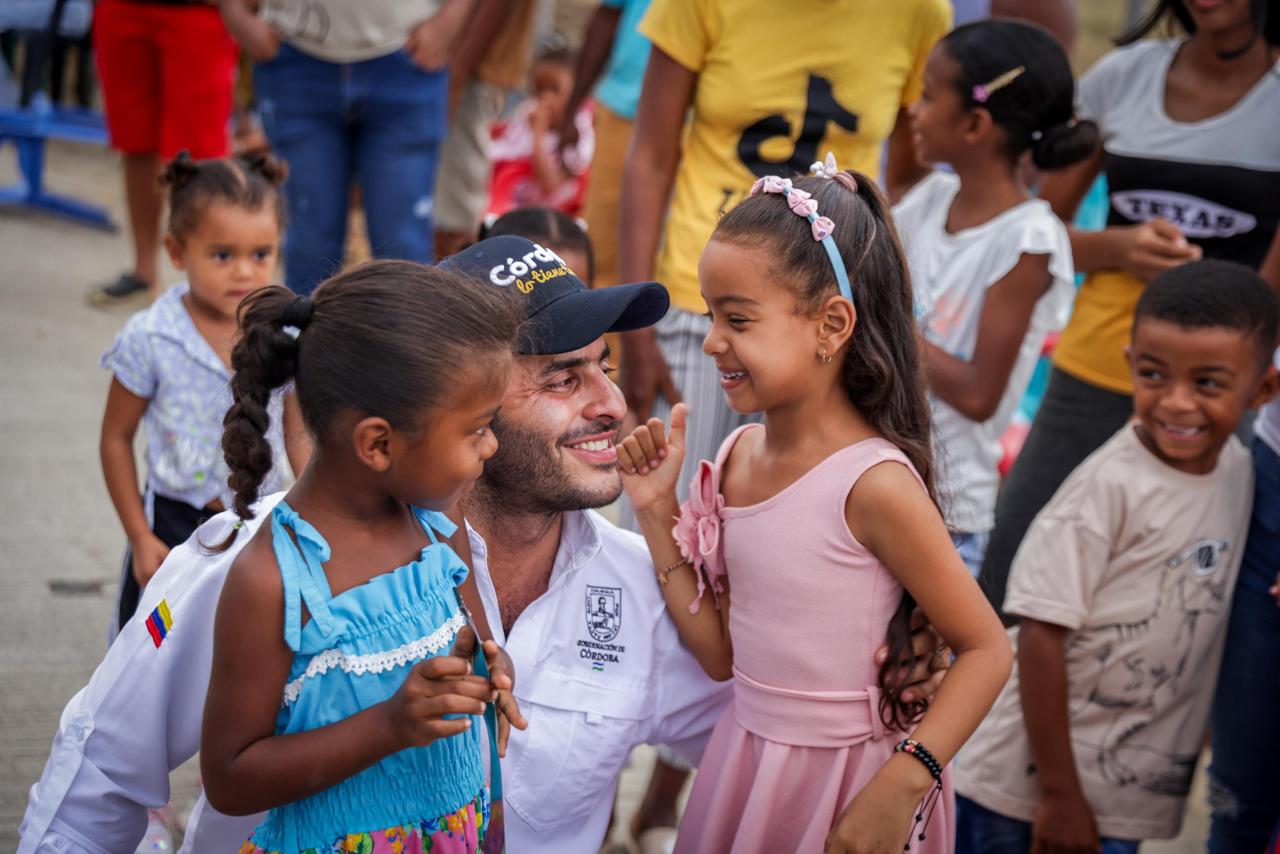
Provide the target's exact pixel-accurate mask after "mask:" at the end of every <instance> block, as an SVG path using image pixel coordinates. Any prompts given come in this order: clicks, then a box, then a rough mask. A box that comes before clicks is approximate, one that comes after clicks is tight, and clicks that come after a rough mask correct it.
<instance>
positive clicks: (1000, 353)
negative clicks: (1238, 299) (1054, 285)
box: [924, 255, 1051, 421]
mask: <svg viewBox="0 0 1280 854" xmlns="http://www.w3.org/2000/svg"><path fill="white" fill-rule="evenodd" d="M1050 282H1051V279H1050V276H1049V256H1047V255H1023V256H1022V258H1021V259H1019V261H1018V263H1017V264H1016V265H1014V268H1013V269H1012V270H1010V271H1009V272H1008V273H1007V274H1006V275H1005V277H1004V278H1003V279H1001V280H1000V281H998V282H996V283H995V284H994V285H992V286H991V287H990V288H988V289H987V293H986V297H985V299H984V300H983V303H982V314H981V315H980V316H979V318H978V340H977V343H976V344H975V346H974V350H973V358H971V359H969V360H968V361H965V360H964V359H960V358H957V357H956V356H953V355H951V354H950V353H947V352H946V351H945V350H943V349H941V348H940V347H938V346H937V345H935V344H933V343H931V342H928V341H926V342H925V343H924V356H925V360H924V361H925V372H926V374H927V375H928V378H929V385H930V387H931V388H932V390H933V393H934V394H936V395H937V396H938V397H940V398H942V399H943V400H944V401H946V402H947V403H948V404H950V405H951V406H952V407H954V408H955V410H956V411H957V412H959V413H960V414H961V415H963V416H964V417H965V418H968V419H969V420H971V421H986V420H987V419H988V418H990V417H991V416H992V415H994V414H995V411H996V407H998V406H999V405H1000V399H1001V398H1002V397H1003V396H1004V391H1005V388H1006V387H1007V386H1008V385H1009V373H1010V372H1011V371H1012V370H1013V364H1014V362H1016V361H1017V359H1018V351H1019V349H1020V348H1021V347H1022V339H1023V338H1024V337H1025V336H1026V334H1027V327H1028V326H1029V325H1030V323H1031V314H1032V312H1034V311H1035V307H1036V301H1037V300H1039V299H1040V297H1041V296H1042V295H1043V294H1044V292H1045V290H1046V289H1047V287H1048V286H1049V284H1050Z"/></svg>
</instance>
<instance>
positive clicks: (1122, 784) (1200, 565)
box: [955, 424, 1253, 839]
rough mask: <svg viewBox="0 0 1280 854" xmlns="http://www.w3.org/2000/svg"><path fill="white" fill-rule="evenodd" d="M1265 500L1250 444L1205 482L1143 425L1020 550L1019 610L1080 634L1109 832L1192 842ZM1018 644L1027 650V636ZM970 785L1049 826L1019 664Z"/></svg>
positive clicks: (1081, 727)
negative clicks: (1206, 751)
mask: <svg viewBox="0 0 1280 854" xmlns="http://www.w3.org/2000/svg"><path fill="white" fill-rule="evenodd" d="M1252 501H1253V468H1252V466H1251V464H1250V460H1249V454H1248V452H1247V451H1246V450H1245V449H1244V446H1243V445H1241V444H1240V442H1239V441H1238V440H1236V439H1235V438H1234V437H1233V438H1231V439H1230V440H1229V441H1228V442H1227V445H1226V446H1225V447H1224V448H1223V449H1222V453H1221V455H1220V456H1219V458H1218V463H1217V465H1216V466H1215V468H1214V470H1213V471H1212V472H1210V473H1208V474H1205V475H1191V474H1186V473H1184V472H1180V471H1178V470H1176V469H1173V468H1170V467H1169V466H1167V465H1165V464H1164V463H1163V462H1161V461H1160V460H1159V459H1158V458H1157V457H1156V456H1155V455H1154V454H1152V453H1151V452H1150V451H1149V450H1147V448H1146V447H1145V446H1144V445H1143V444H1142V442H1141V441H1140V440H1139V439H1138V437H1137V434H1136V433H1135V432H1134V427H1133V425H1132V424H1130V425H1127V426H1126V427H1125V428H1124V429H1123V430H1121V431H1120V432H1119V433H1117V434H1116V435H1115V436H1114V437H1112V438H1111V439H1110V440H1108V442H1107V443H1106V444H1105V445H1103V446H1102V447H1101V448H1099V449H1098V450H1097V451H1096V452H1094V453H1093V455H1092V456H1090V457H1089V458H1088V459H1087V460H1085V461H1084V463H1082V464H1081V465H1080V467H1079V468H1077V469H1076V470H1075V471H1074V472H1072V474H1071V476H1070V477H1069V478H1067V480H1066V482H1065V483H1063V485H1062V487H1061V488H1060V489H1059V490H1058V492H1057V494H1055V495H1054V497H1053V500H1052V501H1050V502H1049V504H1048V505H1047V506H1046V507H1045V508H1044V510H1042V511H1041V512H1040V515H1038V516H1037V517H1036V519H1035V522H1033V523H1032V525H1031V529H1030V531H1028V533H1027V536H1026V538H1025V539H1024V540H1023V541H1022V546H1021V548H1019V549H1018V554H1017V557H1015V558H1014V563H1013V569H1012V572H1011V574H1010V577H1009V589H1008V593H1007V594H1006V598H1005V604H1004V607H1005V611H1006V612H1008V613H1010V614H1017V615H1019V616H1023V617H1030V618H1033V619H1036V620H1040V621H1041V622H1045V623H1053V624H1054V625H1059V626H1064V627H1066V628H1068V629H1070V630H1071V632H1070V633H1069V634H1068V635H1067V640H1066V656H1067V660H1066V666H1067V683H1068V686H1067V695H1068V700H1067V702H1068V711H1069V714H1070V728H1071V748H1072V751H1073V753H1074V754H1075V762H1076V769H1077V772H1078V774H1079V776H1080V782H1081V786H1082V788H1083V789H1084V795H1085V798H1086V799H1087V800H1088V801H1089V805H1090V806H1091V807H1092V809H1093V813H1094V818H1095V819H1096V820H1097V825H1098V832H1099V833H1100V834H1101V835H1102V836H1105V837H1112V838H1116V839H1165V838H1169V837H1172V836H1176V835H1177V834H1178V831H1179V828H1180V826H1181V824H1182V811H1183V802H1184V801H1185V799H1186V796H1187V792H1188V790H1189V789H1190V787H1191V777H1192V774H1193V772H1194V771H1195V763H1196V758H1197V757H1198V756H1199V755H1200V748H1201V747H1202V746H1203V744H1204V734H1205V727H1206V725H1207V723H1208V718H1209V707H1210V704H1211V702H1212V699H1213V689H1214V683H1215V681H1216V679H1217V675H1218V665H1219V661H1220V660H1221V657H1222V644H1223V640H1224V637H1225V632H1226V627H1227V621H1226V617H1227V612H1228V610H1229V608H1230V605H1231V593H1232V590H1233V589H1234V587H1235V581H1236V574H1237V572H1238V570H1239V568H1240V558H1241V555H1242V553H1243V551H1244V539H1245V535H1246V533H1247V531H1248V525H1249V508H1250V505H1251V503H1252ZM1010 637H1011V639H1012V641H1013V643H1014V646H1015V648H1016V646H1017V640H1018V629H1017V628H1016V627H1015V628H1013V629H1010ZM955 785H956V792H957V793H959V794H961V795H963V796H964V797H966V798H969V799H971V800H973V801H976V802H978V803H979V804H981V805H982V806H984V807H986V808H987V809H989V810H994V811H995V812H998V813H1000V814H1002V815H1006V816H1009V817H1011V818H1016V819H1021V820H1023V821H1031V820H1032V818H1033V817H1034V812H1035V807H1036V804H1037V802H1038V801H1039V798H1040V790H1039V787H1038V785H1037V781H1036V769H1035V763H1034V760H1033V758H1032V755H1031V746H1030V742H1029V741H1028V739H1027V731H1026V728H1025V726H1024V724H1023V720H1022V703H1021V700H1020V698H1019V689H1018V672H1017V669H1016V668H1015V670H1014V673H1013V675H1012V676H1011V677H1010V678H1009V682H1008V684H1007V685H1005V688H1004V691H1002V692H1001V694H1000V697H999V699H997V700H996V704H995V706H993V707H992V709H991V712H990V714H988V715H987V718H986V720H984V721H983V722H982V725H981V726H979V727H978V730H977V732H975V733H974V735H973V737H972V738H970V739H969V741H968V743H967V744H966V745H965V746H964V747H963V748H962V749H961V751H960V753H959V755H958V756H957V757H956V760H955Z"/></svg>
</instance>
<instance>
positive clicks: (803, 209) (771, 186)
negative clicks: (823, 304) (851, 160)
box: [751, 152, 853, 302]
mask: <svg viewBox="0 0 1280 854" xmlns="http://www.w3.org/2000/svg"><path fill="white" fill-rule="evenodd" d="M810 169H811V170H812V171H813V173H814V174H815V175H820V176H821V177H824V178H834V177H835V175H836V173H837V172H838V171H839V170H838V169H837V168H836V158H835V155H834V154H832V153H831V152H827V157H826V159H825V160H820V161H818V162H817V163H814V164H813V166H812V167H810ZM758 193H776V194H778V195H781V196H783V197H785V198H786V200H787V206H788V207H790V208H791V212H792V213H794V214H795V215H796V216H800V217H804V218H805V219H806V220H808V221H809V233H810V234H812V235H813V239H814V240H816V241H817V242H819V243H821V244H822V248H823V249H825V250H826V251H827V258H828V260H830V261H831V269H832V270H834V271H835V274H836V285H837V286H838V287H839V288H840V295H841V296H843V297H844V298H845V299H847V300H848V301H849V302H853V288H852V287H850V285H849V273H848V272H847V271H846V270H845V267H844V259H843V258H841V257H840V248H839V247H838V246H836V241H835V239H834V238H832V236H831V234H832V233H833V232H834V231H835V230H836V224H835V223H834V222H832V221H831V219H830V218H828V217H825V216H818V203H817V201H815V200H814V199H813V197H812V195H811V194H810V193H806V192H805V191H804V190H800V189H796V188H795V187H793V186H792V185H791V179H790V178H779V177H778V176H777V175H766V176H765V177H763V178H759V179H757V180H756V182H755V183H754V184H752V185H751V195H753V196H754V195H756V194H758Z"/></svg>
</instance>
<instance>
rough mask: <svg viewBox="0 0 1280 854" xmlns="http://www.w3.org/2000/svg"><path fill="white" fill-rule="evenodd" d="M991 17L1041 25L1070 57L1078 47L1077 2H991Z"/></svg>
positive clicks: (1022, 0)
mask: <svg viewBox="0 0 1280 854" xmlns="http://www.w3.org/2000/svg"><path fill="white" fill-rule="evenodd" d="M991 17H993V18H1021V19H1022V20H1024V21H1030V22H1031V23H1033V24H1039V25H1040V26H1042V27H1044V28H1045V29H1046V30H1048V31H1049V32H1051V33H1053V36H1054V38H1056V39H1057V40H1058V43H1059V44H1061V45H1062V49H1063V50H1064V51H1066V52H1067V55H1068V56H1070V55H1071V52H1072V50H1074V49H1075V46H1076V4H1075V0H991Z"/></svg>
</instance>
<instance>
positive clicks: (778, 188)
mask: <svg viewBox="0 0 1280 854" xmlns="http://www.w3.org/2000/svg"><path fill="white" fill-rule="evenodd" d="M790 189H791V179H790V178H779V177H778V176H777V175H765V176H764V177H763V178H757V179H756V182H755V183H754V184H752V185H751V195H753V196H754V195H755V194H756V193H785V192H786V191H787V190H790Z"/></svg>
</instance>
